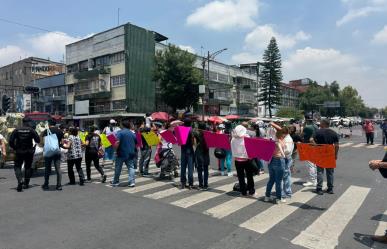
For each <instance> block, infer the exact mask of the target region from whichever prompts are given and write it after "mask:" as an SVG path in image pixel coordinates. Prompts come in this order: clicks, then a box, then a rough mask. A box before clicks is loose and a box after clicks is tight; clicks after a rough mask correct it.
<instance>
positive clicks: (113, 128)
mask: <svg viewBox="0 0 387 249" xmlns="http://www.w3.org/2000/svg"><path fill="white" fill-rule="evenodd" d="M119 130H120V128H119V127H118V126H117V122H116V121H115V120H114V119H111V120H110V122H109V126H106V127H105V129H103V132H102V133H103V134H105V135H106V136H109V135H111V134H114V135H116V134H117V132H118V131H119ZM103 160H104V164H105V161H106V160H110V161H112V160H114V148H113V146H110V147H108V148H105V156H104V159H103Z"/></svg>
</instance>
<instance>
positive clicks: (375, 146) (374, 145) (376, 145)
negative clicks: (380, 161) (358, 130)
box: [367, 144, 380, 149]
mask: <svg viewBox="0 0 387 249" xmlns="http://www.w3.org/2000/svg"><path fill="white" fill-rule="evenodd" d="M379 146H380V145H379V144H373V145H369V146H367V148H368V149H375V148H377V147H379Z"/></svg>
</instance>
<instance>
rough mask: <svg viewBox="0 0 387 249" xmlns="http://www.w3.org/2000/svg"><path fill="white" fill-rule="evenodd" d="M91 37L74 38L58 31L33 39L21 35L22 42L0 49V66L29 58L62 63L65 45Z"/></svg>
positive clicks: (36, 36)
mask: <svg viewBox="0 0 387 249" xmlns="http://www.w3.org/2000/svg"><path fill="white" fill-rule="evenodd" d="M89 36H90V35H87V36H85V37H73V36H70V35H68V34H66V33H63V32H58V31H57V32H49V33H42V34H37V35H34V36H32V37H31V36H26V35H21V36H20V40H19V41H16V42H15V44H13V45H7V46H5V47H2V48H1V47H0V65H6V64H9V63H12V62H14V61H17V60H19V59H20V58H22V59H24V58H26V57H28V56H35V57H41V58H50V59H51V60H55V61H61V60H62V59H63V55H64V53H65V45H67V44H69V43H72V42H76V41H78V40H80V39H83V38H86V37H89ZM26 41H27V42H26Z"/></svg>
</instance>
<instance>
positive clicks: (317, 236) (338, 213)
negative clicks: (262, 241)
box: [292, 186, 370, 249]
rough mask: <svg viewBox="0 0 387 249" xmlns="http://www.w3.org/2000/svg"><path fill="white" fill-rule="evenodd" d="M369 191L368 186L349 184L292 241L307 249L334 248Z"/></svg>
mask: <svg viewBox="0 0 387 249" xmlns="http://www.w3.org/2000/svg"><path fill="white" fill-rule="evenodd" d="M369 192H370V189H369V188H364V187H358V186H350V187H349V188H348V189H347V190H346V191H345V192H344V194H342V195H341V196H340V198H339V199H337V200H336V201H335V203H333V205H332V206H331V207H330V208H329V209H328V210H327V211H326V212H325V213H323V214H322V215H320V217H319V218H318V219H317V220H315V221H314V222H313V223H312V224H311V225H310V226H309V227H308V228H307V229H306V230H304V231H302V232H301V233H300V234H299V235H298V236H297V237H296V238H294V239H293V240H292V243H293V244H295V245H300V246H303V247H306V248H309V249H317V248H318V249H320V248H324V249H334V248H336V246H337V245H338V243H339V237H340V235H341V233H342V232H343V230H344V229H345V227H346V226H347V224H348V223H349V222H350V221H351V219H352V218H353V216H354V215H355V214H356V212H357V210H358V209H359V208H360V206H361V205H362V203H363V202H364V200H365V198H366V197H367V195H368V193H369Z"/></svg>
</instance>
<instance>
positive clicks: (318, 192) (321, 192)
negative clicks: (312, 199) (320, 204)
mask: <svg viewBox="0 0 387 249" xmlns="http://www.w3.org/2000/svg"><path fill="white" fill-rule="evenodd" d="M314 192H315V193H316V194H318V195H323V194H324V192H323V191H322V189H316V190H315V191H314Z"/></svg>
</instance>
